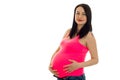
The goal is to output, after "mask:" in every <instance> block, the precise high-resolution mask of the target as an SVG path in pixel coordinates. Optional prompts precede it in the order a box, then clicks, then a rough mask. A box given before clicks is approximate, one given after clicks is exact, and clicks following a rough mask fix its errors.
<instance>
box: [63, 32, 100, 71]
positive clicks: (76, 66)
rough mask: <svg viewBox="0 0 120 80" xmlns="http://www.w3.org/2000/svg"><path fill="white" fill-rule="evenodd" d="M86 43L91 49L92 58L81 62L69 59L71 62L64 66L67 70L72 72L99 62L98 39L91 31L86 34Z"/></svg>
mask: <svg viewBox="0 0 120 80" xmlns="http://www.w3.org/2000/svg"><path fill="white" fill-rule="evenodd" d="M86 45H87V47H88V49H89V52H90V56H91V59H90V60H88V61H85V62H81V63H79V62H77V61H75V60H69V61H70V62H71V64H68V65H65V66H64V68H65V69H64V70H65V71H67V72H72V71H74V70H76V69H79V68H83V67H87V66H91V65H95V64H97V63H98V52H97V46H96V40H95V37H94V36H93V34H92V33H91V32H89V33H88V35H87V36H86Z"/></svg>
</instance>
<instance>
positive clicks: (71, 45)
mask: <svg viewBox="0 0 120 80" xmlns="http://www.w3.org/2000/svg"><path fill="white" fill-rule="evenodd" d="M87 51H88V48H87V47H85V46H84V45H82V44H81V43H80V42H79V36H76V37H74V38H72V39H68V38H64V39H63V40H62V42H61V44H60V50H59V51H58V52H57V53H56V55H55V56H54V57H53V60H52V65H53V69H55V70H57V71H58V74H59V76H58V77H60V78H62V77H65V76H80V75H82V74H83V73H84V71H83V68H80V69H77V70H75V71H73V72H71V73H66V72H65V71H64V70H63V66H65V65H67V64H70V63H71V62H70V61H69V59H72V60H76V61H78V62H84V60H85V56H86V53H87Z"/></svg>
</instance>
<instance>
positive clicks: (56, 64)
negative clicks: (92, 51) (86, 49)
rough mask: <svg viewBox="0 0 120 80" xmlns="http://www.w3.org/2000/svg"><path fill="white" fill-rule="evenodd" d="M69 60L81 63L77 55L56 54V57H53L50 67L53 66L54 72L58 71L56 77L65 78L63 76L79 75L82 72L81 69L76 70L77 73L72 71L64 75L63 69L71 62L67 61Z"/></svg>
mask: <svg viewBox="0 0 120 80" xmlns="http://www.w3.org/2000/svg"><path fill="white" fill-rule="evenodd" d="M69 59H72V60H76V61H78V62H81V59H80V55H79V56H78V55H77V54H76V55H75V54H74V55H73V54H71V55H70V54H68V53H67V54H66V53H58V54H57V55H55V56H54V57H53V60H52V65H53V69H54V70H57V71H58V75H59V77H65V76H70V75H79V74H80V73H81V71H82V68H81V69H79V70H77V71H74V72H72V73H69V74H68V73H66V72H65V71H64V70H63V69H64V68H63V67H64V66H65V65H67V64H70V63H71V62H70V61H69Z"/></svg>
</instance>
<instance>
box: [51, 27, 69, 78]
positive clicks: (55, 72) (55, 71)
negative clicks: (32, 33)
mask: <svg viewBox="0 0 120 80" xmlns="http://www.w3.org/2000/svg"><path fill="white" fill-rule="evenodd" d="M69 32H70V29H68V30H67V31H66V32H65V34H64V36H63V38H65V37H68V35H69ZM59 50H60V46H58V48H57V49H56V51H55V52H54V53H53V55H52V57H51V60H50V64H49V70H50V72H51V73H53V74H54V75H56V76H57V75H58V73H57V70H53V69H52V64H51V62H52V59H53V57H54V56H55V55H56V53H57V52H58V51H59Z"/></svg>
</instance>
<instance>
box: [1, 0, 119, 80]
mask: <svg viewBox="0 0 120 80" xmlns="http://www.w3.org/2000/svg"><path fill="white" fill-rule="evenodd" d="M118 1H119V0H0V80H56V78H54V77H53V76H52V74H51V73H50V72H49V70H48V66H49V62H50V58H51V56H52V54H53V53H54V51H55V50H56V48H57V47H58V45H59V43H60V41H61V39H62V37H63V34H64V33H65V31H66V30H67V29H68V28H71V26H72V20H73V11H74V8H75V6H76V5H77V4H79V3H86V4H88V5H90V7H91V9H92V15H93V16H92V25H93V33H94V35H95V37H96V41H97V47H98V54H99V63H98V64H97V65H94V66H91V67H86V68H85V73H86V78H87V80H119V79H120V78H119V72H120V69H119V68H120V65H119V61H120V58H119V57H120V55H119V54H120V51H119V45H120V42H119V41H120V38H119V34H120V31H119V27H120V22H119V21H120V20H119V19H120V11H119V7H120V5H119V2H118ZM89 58H90V56H89V53H88V55H87V57H86V59H89Z"/></svg>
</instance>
